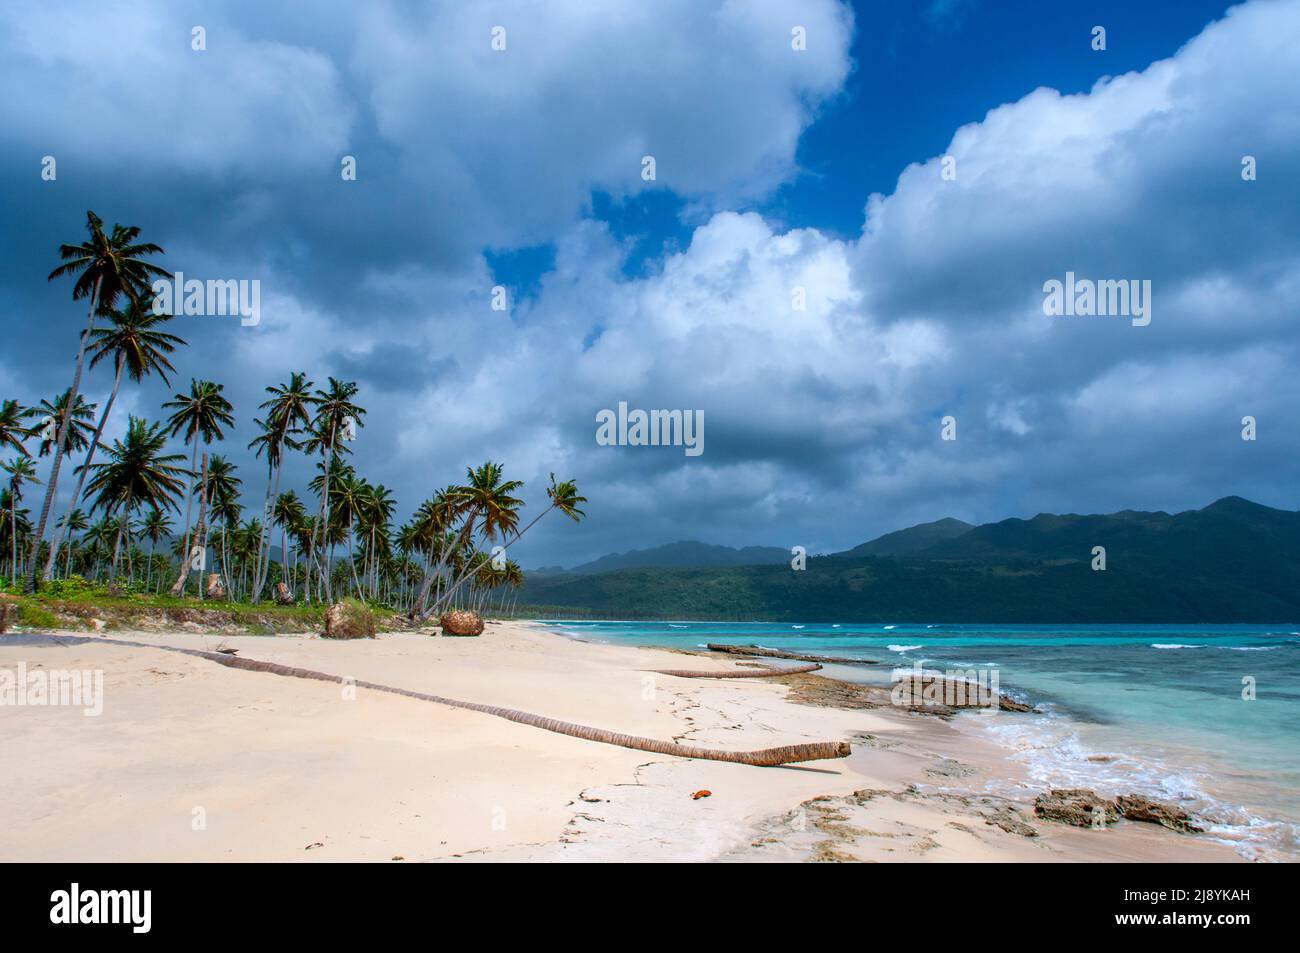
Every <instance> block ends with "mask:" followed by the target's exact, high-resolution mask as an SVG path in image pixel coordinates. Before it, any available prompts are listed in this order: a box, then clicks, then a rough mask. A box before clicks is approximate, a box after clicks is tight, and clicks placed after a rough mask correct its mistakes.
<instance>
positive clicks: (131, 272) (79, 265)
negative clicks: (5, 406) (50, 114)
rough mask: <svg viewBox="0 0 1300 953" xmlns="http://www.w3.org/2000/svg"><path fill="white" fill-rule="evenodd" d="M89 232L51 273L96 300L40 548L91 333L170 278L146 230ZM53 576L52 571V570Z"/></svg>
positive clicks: (91, 218) (39, 533) (99, 224)
mask: <svg viewBox="0 0 1300 953" xmlns="http://www.w3.org/2000/svg"><path fill="white" fill-rule="evenodd" d="M86 229H87V230H88V231H89V232H90V240H89V241H84V242H81V243H80V244H77V245H67V244H64V245H60V246H59V257H60V258H62V259H63V264H62V265H60V266H59V267H57V268H55V269H54V270H53V271H52V272H50V277H49V280H50V281H53V280H54V279H55V278H59V277H62V276H63V275H77V276H78V277H77V280H76V283H75V284H73V286H72V300H73V301H78V300H80V299H82V298H89V299H90V307H89V308H88V309H87V310H86V327H85V330H83V331H82V332H81V343H80V344H79V345H78V346H77V368H76V371H75V372H74V373H73V375H72V386H71V387H70V388H69V389H68V403H67V404H65V405H64V410H63V416H62V418H61V419H60V421H59V427H58V431H57V432H56V434H55V441H56V446H55V448H54V460H53V462H52V463H51V464H50V476H49V483H48V485H47V486H46V487H45V499H44V501H43V502H42V503H41V515H40V518H39V519H38V520H37V523H36V545H37V546H40V543H41V540H42V539H44V538H45V523H46V521H47V520H48V519H49V518H50V507H51V506H52V505H53V503H54V495H55V493H56V492H58V486H59V467H60V465H61V464H62V463H63V433H64V431H66V430H67V429H68V412H69V410H70V408H71V406H72V405H74V404H75V403H76V399H77V395H78V394H79V393H80V390H81V371H82V368H83V367H84V365H85V359H86V345H88V344H89V343H90V335H91V332H92V331H94V329H95V313H96V311H98V312H99V313H101V314H107V313H109V312H111V311H112V309H113V306H114V305H115V304H116V303H117V300H118V298H119V297H121V296H122V295H125V296H126V297H127V298H128V299H129V300H130V301H131V302H132V303H133V304H136V305H139V303H140V299H141V298H142V297H143V296H144V295H145V293H146V291H147V287H148V284H149V278H150V276H158V277H165V276H166V275H167V272H165V271H163V269H161V268H159V267H158V266H157V265H155V264H152V263H151V262H147V261H145V260H144V259H143V258H142V257H141V256H142V255H161V254H163V250H162V248H160V247H159V246H158V245H155V244H154V243H153V242H137V241H136V239H137V238H139V237H140V229H138V228H136V227H135V226H134V225H130V226H122V225H116V224H115V225H114V226H113V231H112V234H110V235H105V234H104V223H103V221H101V220H100V218H99V216H98V215H96V214H95V213H94V212H86ZM36 568H37V567H36V560H32V571H31V576H30V578H28V580H27V584H26V586H25V587H24V589H25V590H26V591H27V592H34V591H35V589H36ZM47 571H48V570H47Z"/></svg>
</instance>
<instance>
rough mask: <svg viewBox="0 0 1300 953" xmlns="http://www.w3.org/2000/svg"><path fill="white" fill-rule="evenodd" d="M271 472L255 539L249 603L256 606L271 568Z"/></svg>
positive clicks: (277, 472) (277, 469) (277, 488)
mask: <svg viewBox="0 0 1300 953" xmlns="http://www.w3.org/2000/svg"><path fill="white" fill-rule="evenodd" d="M270 466H271V462H270V448H268V449H267V467H268V468H270ZM274 470H275V490H274V493H277V494H278V493H279V491H280V470H281V467H275V468H274ZM273 495H274V494H273V492H272V489H271V470H270V469H268V470H267V473H266V502H265V503H264V504H263V506H262V531H261V533H259V534H258V537H257V562H256V564H255V565H254V566H253V583H254V585H253V589H252V594H251V596H250V601H251V602H252V603H253V605H257V603H258V602H259V601H261V598H262V587H263V586H265V585H266V574H267V571H268V570H269V569H270V568H271V497H272V496H273ZM263 547H265V548H266V555H265V557H263V555H262V548H263Z"/></svg>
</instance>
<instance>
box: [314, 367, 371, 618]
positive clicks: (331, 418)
mask: <svg viewBox="0 0 1300 953" xmlns="http://www.w3.org/2000/svg"><path fill="white" fill-rule="evenodd" d="M356 395H357V385H356V383H355V382H353V381H340V380H336V379H335V378H333V377H331V378H329V384H328V386H327V387H326V388H325V389H324V390H317V391H316V394H315V395H314V396H313V398H312V403H313V405H314V406H315V408H316V417H315V419H314V420H313V421H312V427H311V436H310V438H309V439H308V440H307V441H306V442H305V443H304V444H303V449H304V450H305V451H306V452H307V453H315V452H319V453H320V454H321V455H322V456H323V457H325V458H326V461H325V470H326V472H327V473H332V472H333V469H334V458H335V457H336V456H337V454H338V453H339V451H340V450H342V451H343V452H344V453H346V452H348V451H347V449H346V448H345V447H343V441H345V440H350V439H351V438H352V436H353V435H354V432H355V429H356V428H357V427H364V426H365V424H363V423H362V422H361V418H362V417H364V416H365V414H366V412H365V410H364V409H363V408H362V407H360V406H359V405H357V404H355V403H353V400H352V398H354V397H356ZM321 486H322V490H321V508H320V515H321V518H320V527H319V528H320V531H321V532H322V533H323V534H325V535H328V532H329V525H330V494H329V492H328V489H329V487H328V485H327V481H325V482H322V484H321ZM312 548H313V550H314V548H315V546H314V544H313V547H312ZM331 550H332V547H330V548H328V549H326V556H325V566H326V568H325V571H323V572H322V573H321V578H322V579H323V580H324V581H325V598H326V599H327V600H329V599H332V598H333V595H332V590H331V588H330V572H329V564H330V558H329V557H330V552H331ZM314 557H315V553H314V552H313V553H312V554H311V555H309V557H308V560H309V562H310V561H313V560H314ZM308 598H309V599H310V592H309V593H308Z"/></svg>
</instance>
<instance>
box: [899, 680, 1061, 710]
mask: <svg viewBox="0 0 1300 953" xmlns="http://www.w3.org/2000/svg"><path fill="white" fill-rule="evenodd" d="M993 695H994V692H993V689H992V687H991V686H989V685H982V684H980V683H978V682H973V681H969V680H966V679H960V678H945V677H944V676H942V675H929V674H926V675H921V676H915V675H909V676H906V677H903V678H898V679H895V680H894V683H893V687H892V689H891V690H890V698H891V699H892V701H893V703H894V704H895V705H896V706H899V707H903V708H911V709H914V710H917V711H930V712H932V713H934V714H951V713H952V712H954V711H957V710H960V709H965V708H992V707H993V704H992V703H993ZM997 705H998V709H999V710H1000V711H1016V712H1035V713H1036V712H1037V711H1038V709H1037V708H1034V707H1033V706H1032V705H1026V704H1024V703H1022V702H1018V701H1016V700H1015V699H1014V698H1011V697H1010V696H1007V695H1003V694H1001V693H998V694H997Z"/></svg>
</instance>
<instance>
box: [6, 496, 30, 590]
mask: <svg viewBox="0 0 1300 953" xmlns="http://www.w3.org/2000/svg"><path fill="white" fill-rule="evenodd" d="M15 504H16V501H15V499H14V494H13V491H12V490H10V489H9V488H8V487H5V488H4V489H0V552H4V551H5V550H6V549H9V550H16V549H17V545H18V539H19V537H22V538H23V539H24V540H26V539H27V538H28V536H30V534H31V531H32V524H31V521H30V520H29V519H28V518H27V517H28V513H27V510H26V509H19V508H18V507H17V506H16V505H15ZM6 543H7V544H8V545H5V544H6ZM23 545H24V546H25V545H26V543H24V544H23ZM12 576H13V582H14V584H15V585H17V583H18V573H17V571H16V570H15V571H14V572H13V573H12Z"/></svg>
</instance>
